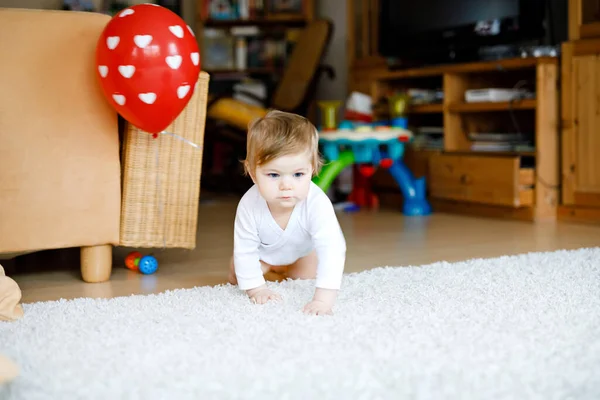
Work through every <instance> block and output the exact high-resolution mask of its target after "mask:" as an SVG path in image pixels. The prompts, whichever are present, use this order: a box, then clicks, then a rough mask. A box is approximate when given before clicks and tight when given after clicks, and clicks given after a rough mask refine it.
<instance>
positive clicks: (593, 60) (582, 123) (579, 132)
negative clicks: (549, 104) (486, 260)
mask: <svg viewBox="0 0 600 400" xmlns="http://www.w3.org/2000/svg"><path fill="white" fill-rule="evenodd" d="M562 54H563V55H562V77H561V83H562V207H561V210H560V216H561V217H562V218H565V219H575V220H580V221H586V222H587V221H595V222H600V39H587V40H577V41H571V42H568V43H564V44H563V47H562Z"/></svg>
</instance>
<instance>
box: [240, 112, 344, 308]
mask: <svg viewBox="0 0 600 400" xmlns="http://www.w3.org/2000/svg"><path fill="white" fill-rule="evenodd" d="M244 168H245V171H246V173H247V174H249V175H250V177H251V178H252V181H253V182H254V185H253V186H252V187H251V188H250V189H249V190H248V191H247V192H246V193H245V194H244V196H243V197H242V199H241V200H240V202H239V204H238V208H237V212H236V216H235V225H234V238H233V258H232V260H231V269H230V274H229V281H230V282H231V283H232V284H234V285H235V284H237V285H238V287H239V288H240V289H242V290H244V291H246V293H247V294H248V296H249V297H250V299H251V300H252V301H253V302H255V303H258V304H264V303H266V302H268V301H269V300H281V296H280V295H279V294H278V293H275V292H274V291H272V290H270V289H269V288H267V286H266V285H265V278H264V274H265V273H267V272H269V271H271V270H274V271H278V270H280V269H285V270H287V276H289V277H290V278H292V279H315V280H316V285H315V286H316V288H315V293H314V297H313V298H312V300H311V301H310V302H308V304H306V305H305V306H304V308H303V311H304V312H305V313H308V314H316V315H326V314H329V315H331V314H332V308H333V305H334V303H335V300H336V297H337V292H338V290H339V289H340V286H341V281H342V275H343V272H344V263H345V261H346V241H345V239H344V235H343V233H342V230H341V228H340V225H339V223H338V220H337V218H336V215H335V212H334V209H333V205H332V204H331V201H330V200H329V198H328V197H327V195H326V194H325V193H324V192H323V190H321V188H320V187H318V186H317V185H316V184H314V183H313V182H312V177H313V176H314V175H316V174H317V173H318V171H319V170H320V168H321V159H320V157H319V151H318V133H317V130H316V129H315V127H314V125H313V124H312V123H310V121H308V120H307V119H306V118H304V117H301V116H299V115H296V114H291V113H286V112H282V111H271V112H269V113H268V114H267V115H266V116H265V117H263V118H260V119H258V120H256V121H254V122H253V123H252V124H250V126H249V129H248V138H247V156H246V160H245V161H244Z"/></svg>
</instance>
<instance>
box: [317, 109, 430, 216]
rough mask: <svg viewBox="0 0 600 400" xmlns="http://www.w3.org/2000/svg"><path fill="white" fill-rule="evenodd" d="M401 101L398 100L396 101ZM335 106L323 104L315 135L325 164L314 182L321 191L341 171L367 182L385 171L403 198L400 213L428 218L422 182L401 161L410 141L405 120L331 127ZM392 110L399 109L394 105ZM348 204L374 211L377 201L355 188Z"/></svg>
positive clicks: (361, 187)
mask: <svg viewBox="0 0 600 400" xmlns="http://www.w3.org/2000/svg"><path fill="white" fill-rule="evenodd" d="M400 100H401V99H400ZM338 104H339V103H338V102H323V103H322V105H321V106H322V108H324V109H325V108H327V107H330V109H327V110H324V111H325V112H324V114H325V115H324V116H325V118H324V124H323V126H322V127H321V129H320V131H319V143H320V145H321V147H322V152H323V155H324V157H325V158H326V160H327V163H326V164H325V165H324V167H323V169H322V171H321V173H320V174H319V175H318V176H317V177H315V178H314V182H315V183H316V184H317V185H318V186H319V187H321V188H322V189H323V190H324V191H327V189H328V188H329V187H330V185H331V184H332V183H333V181H334V179H335V178H336V177H337V176H338V175H339V174H340V172H342V170H344V168H346V167H348V166H351V165H356V166H357V167H358V171H359V173H360V175H361V177H362V178H365V179H368V178H370V177H371V176H372V175H373V174H374V173H375V171H376V169H377V168H380V167H381V168H385V169H387V170H388V171H389V173H390V174H391V175H392V177H393V178H394V180H395V181H396V183H397V184H398V186H399V187H400V190H401V191H402V194H403V196H404V199H405V200H404V205H403V209H402V211H403V213H404V214H405V215H410V216H418V215H428V214H430V213H431V206H430V205H429V202H428V201H427V199H426V197H425V189H426V186H425V179H424V178H418V179H416V178H414V177H413V175H412V173H411V172H410V170H409V169H408V168H407V167H406V165H405V164H404V162H403V161H402V157H403V155H404V149H405V145H406V143H408V142H409V141H410V140H412V137H413V135H412V132H411V131H409V130H408V129H406V128H407V120H406V118H405V117H402V116H393V118H392V119H391V122H390V123H386V122H371V123H368V122H355V121H349V120H343V121H341V122H340V124H339V125H337V126H336V125H335V123H334V121H332V119H333V118H334V117H332V116H335V112H334V111H332V110H331V108H336V107H337V106H338ZM395 107H397V108H400V107H401V106H400V105H398V104H395ZM357 186H358V187H355V189H354V190H353V192H352V193H351V195H350V198H349V200H350V201H352V202H354V203H356V204H357V205H358V206H361V207H363V206H364V207H376V206H377V204H378V201H377V198H376V196H375V195H374V194H373V193H370V192H369V191H368V189H367V188H368V186H367V185H357Z"/></svg>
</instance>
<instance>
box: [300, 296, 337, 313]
mask: <svg viewBox="0 0 600 400" xmlns="http://www.w3.org/2000/svg"><path fill="white" fill-rule="evenodd" d="M331 308H332V307H331V305H330V304H329V303H326V302H324V301H321V300H313V301H311V302H310V303H308V304H307V305H305V306H304V308H303V309H302V312H303V313H304V314H312V315H333V311H332V309H331Z"/></svg>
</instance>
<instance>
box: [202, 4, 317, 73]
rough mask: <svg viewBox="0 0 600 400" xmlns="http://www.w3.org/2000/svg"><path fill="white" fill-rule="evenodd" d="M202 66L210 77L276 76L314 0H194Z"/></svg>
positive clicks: (309, 16)
mask: <svg viewBox="0 0 600 400" xmlns="http://www.w3.org/2000/svg"><path fill="white" fill-rule="evenodd" d="M197 10H198V16H197V19H198V24H197V28H196V30H197V32H198V35H197V36H198V37H199V45H200V48H201V55H202V60H203V61H202V62H203V70H205V71H206V72H208V73H210V74H211V76H212V79H215V78H216V79H219V78H223V79H235V77H236V76H237V77H239V78H240V79H243V78H244V77H247V76H251V77H253V78H256V79H259V80H261V79H264V80H275V81H276V80H277V79H278V78H279V77H280V75H281V73H282V72H283V69H284V68H285V66H286V62H287V58H288V57H289V55H290V53H291V50H292V48H293V45H294V42H295V40H296V37H297V35H298V34H299V33H300V31H301V29H302V28H303V27H304V26H305V25H306V24H307V23H308V22H310V21H312V20H313V19H314V17H315V6H314V0H291V1H290V0H287V1H278V0H198V6H197Z"/></svg>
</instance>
